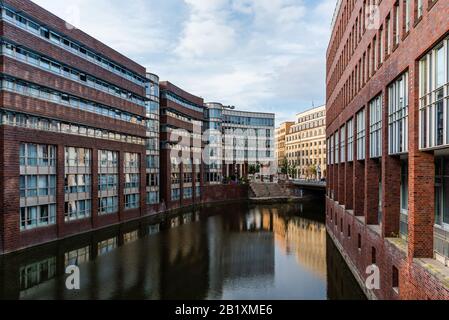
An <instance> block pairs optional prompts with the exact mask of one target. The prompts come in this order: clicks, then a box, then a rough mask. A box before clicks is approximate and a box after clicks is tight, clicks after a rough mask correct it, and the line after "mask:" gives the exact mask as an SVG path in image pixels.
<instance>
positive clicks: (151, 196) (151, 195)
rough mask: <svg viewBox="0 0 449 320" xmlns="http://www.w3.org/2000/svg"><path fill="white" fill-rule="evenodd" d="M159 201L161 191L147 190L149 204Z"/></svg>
mask: <svg viewBox="0 0 449 320" xmlns="http://www.w3.org/2000/svg"><path fill="white" fill-rule="evenodd" d="M156 203H159V192H157V191H151V192H147V204H156Z"/></svg>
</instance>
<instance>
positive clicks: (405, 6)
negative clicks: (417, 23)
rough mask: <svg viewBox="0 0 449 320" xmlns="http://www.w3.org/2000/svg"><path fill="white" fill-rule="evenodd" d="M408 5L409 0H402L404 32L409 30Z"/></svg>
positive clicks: (409, 3)
mask: <svg viewBox="0 0 449 320" xmlns="http://www.w3.org/2000/svg"><path fill="white" fill-rule="evenodd" d="M410 5H411V0H404V11H405V12H404V26H405V33H407V32H409V31H410Z"/></svg>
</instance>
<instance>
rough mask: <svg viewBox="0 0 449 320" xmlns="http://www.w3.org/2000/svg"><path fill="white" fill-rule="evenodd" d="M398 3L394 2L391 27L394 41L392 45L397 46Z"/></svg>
mask: <svg viewBox="0 0 449 320" xmlns="http://www.w3.org/2000/svg"><path fill="white" fill-rule="evenodd" d="M399 23H400V18H399V2H396V3H395V5H394V27H393V37H394V38H393V39H394V45H398V44H399Z"/></svg>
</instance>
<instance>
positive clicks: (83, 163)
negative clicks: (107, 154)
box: [65, 147, 91, 167]
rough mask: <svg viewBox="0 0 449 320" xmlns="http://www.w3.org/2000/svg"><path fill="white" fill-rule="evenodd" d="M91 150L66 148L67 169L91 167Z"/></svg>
mask: <svg viewBox="0 0 449 320" xmlns="http://www.w3.org/2000/svg"><path fill="white" fill-rule="evenodd" d="M90 162H91V152H90V149H85V148H75V147H66V148H65V166H66V167H90Z"/></svg>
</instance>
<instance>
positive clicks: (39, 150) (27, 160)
mask: <svg viewBox="0 0 449 320" xmlns="http://www.w3.org/2000/svg"><path fill="white" fill-rule="evenodd" d="M19 161H20V165H21V166H30V167H36V166H39V167H54V166H56V146H50V145H42V144H33V143H21V144H20V149H19Z"/></svg>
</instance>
